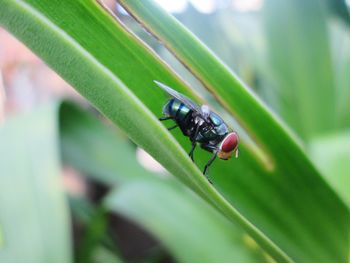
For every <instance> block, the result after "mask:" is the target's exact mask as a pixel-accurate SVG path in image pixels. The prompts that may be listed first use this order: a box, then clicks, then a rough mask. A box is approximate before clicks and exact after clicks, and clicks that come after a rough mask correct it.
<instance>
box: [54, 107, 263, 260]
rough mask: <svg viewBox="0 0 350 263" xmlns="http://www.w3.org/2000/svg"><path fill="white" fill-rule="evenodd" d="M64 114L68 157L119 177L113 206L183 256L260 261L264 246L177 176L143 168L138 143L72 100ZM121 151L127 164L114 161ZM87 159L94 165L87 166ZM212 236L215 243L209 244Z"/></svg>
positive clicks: (94, 172)
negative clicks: (248, 240) (247, 238)
mask: <svg viewBox="0 0 350 263" xmlns="http://www.w3.org/2000/svg"><path fill="white" fill-rule="evenodd" d="M60 118H61V120H62V124H63V125H61V136H62V142H63V144H62V153H63V158H64V160H66V162H67V163H68V164H69V165H72V166H74V167H76V168H78V169H83V171H84V172H85V173H87V174H88V175H90V176H92V177H93V178H94V179H95V180H99V181H101V182H105V183H106V182H107V183H112V184H114V183H118V182H119V184H118V187H117V188H116V189H115V190H114V192H113V193H112V194H110V195H109V197H108V200H109V201H108V200H107V203H108V204H109V207H110V208H112V209H113V210H115V211H117V212H118V213H122V214H124V215H125V216H127V217H129V218H130V219H131V220H134V221H136V222H138V223H139V224H141V225H143V226H144V227H145V229H147V230H148V231H150V232H151V233H152V234H154V235H155V236H156V237H158V238H159V239H160V240H161V241H162V242H164V243H165V244H166V245H167V247H168V249H169V250H170V251H171V252H172V253H173V254H174V255H175V256H176V258H177V259H178V260H179V262H213V261H212V260H213V259H216V260H217V261H218V262H229V261H232V260H234V261H237V262H243V261H242V260H243V259H247V260H249V261H244V262H259V261H260V260H257V259H258V256H259V255H261V254H260V253H261V251H260V250H259V249H257V248H256V247H254V249H253V251H249V250H248V249H247V248H246V245H245V244H244V242H243V241H244V239H243V237H244V234H243V231H241V230H238V229H237V228H236V227H234V226H233V225H232V224H231V223H230V222H228V221H227V220H226V219H225V218H224V217H223V216H221V215H220V214H219V213H217V212H216V211H215V210H213V209H212V208H211V207H209V206H208V205H206V204H205V203H204V202H203V201H201V200H200V199H198V198H196V197H195V196H194V195H193V193H190V192H187V191H186V190H185V189H184V187H182V186H181V185H179V184H177V183H176V182H175V181H173V180H170V179H169V178H167V179H165V178H159V179H157V177H156V176H154V175H151V173H149V172H147V171H146V170H144V169H143V168H141V167H140V166H139V164H138V162H137V160H136V155H135V151H134V149H133V148H132V146H131V145H130V144H127V143H126V141H125V140H123V139H121V138H120V134H119V135H118V134H117V133H115V132H113V130H112V129H110V128H111V127H110V128H108V127H106V126H105V125H103V124H101V123H100V122H99V121H98V120H96V118H94V117H92V116H90V115H88V114H86V113H84V112H83V111H81V110H79V109H78V108H77V107H75V106H73V105H71V104H63V108H62V110H61V117H60ZM65 119H66V121H65ZM73 120H75V121H73ZM77 120H79V121H77ZM87 141H88V142H89V143H86V142H87ZM68 142H69V143H68ZM72 149H75V150H74V151H72ZM120 151H122V152H123V154H124V155H125V159H126V160H128V161H127V163H128V166H129V168H127V169H125V166H123V165H121V166H118V165H115V163H114V162H113V161H112V160H113V159H115V162H116V163H117V164H118V162H120V161H118V157H119V154H120ZM73 155H74V157H73ZM92 155H108V156H111V161H109V162H106V161H105V159H103V158H91V156H92ZM87 163H89V165H87V166H85V164H87ZM133 168H135V169H134V170H133V171H132V169H133ZM124 173H125V174H124ZM106 175H107V177H106ZM112 175H113V176H112ZM106 178H107V179H106ZM113 180H114V182H113ZM119 189H120V191H121V192H119ZM116 203H118V207H117V206H115V205H116ZM122 204H123V205H122ZM86 210H89V209H84V211H86ZM136 211H138V212H136ZM150 215H152V216H150ZM84 217H85V216H84ZM146 219H147V220H146ZM151 222H152V223H151ZM208 239H209V240H210V247H209V248H208V249H206V247H207V244H208V241H209V240H208ZM255 254H256V255H255ZM210 260H211V261H210Z"/></svg>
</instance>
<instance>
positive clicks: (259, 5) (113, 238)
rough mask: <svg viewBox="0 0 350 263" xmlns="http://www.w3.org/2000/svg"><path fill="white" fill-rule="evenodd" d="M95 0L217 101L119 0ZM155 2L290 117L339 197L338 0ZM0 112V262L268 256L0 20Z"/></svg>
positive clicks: (343, 29)
mask: <svg viewBox="0 0 350 263" xmlns="http://www.w3.org/2000/svg"><path fill="white" fill-rule="evenodd" d="M104 2H105V4H106V5H108V6H109V8H110V9H111V10H113V12H114V13H115V15H116V16H118V18H119V19H121V20H122V22H123V23H125V24H126V25H127V26H128V27H129V28H130V29H132V31H133V32H134V33H135V34H137V35H138V36H139V37H140V38H141V39H142V40H144V41H145V42H146V43H147V44H148V45H149V46H151V47H152V48H153V49H154V50H155V51H156V52H157V54H158V55H159V56H160V57H161V58H162V59H164V61H166V62H167V63H168V64H169V65H170V66H171V67H172V68H173V69H174V70H176V72H177V73H178V74H179V75H180V76H182V77H183V78H184V79H186V81H187V82H188V83H190V84H191V86H192V87H193V88H194V89H195V90H197V91H198V92H199V93H200V94H201V95H202V96H203V97H205V98H206V99H207V100H208V101H210V102H211V103H213V104H215V100H214V99H213V97H212V95H211V94H209V93H208V92H207V91H206V90H204V89H203V87H202V86H201V84H200V83H199V82H198V81H197V80H196V79H195V78H194V77H193V76H192V75H191V74H190V73H189V72H188V71H187V69H186V68H185V67H183V66H182V64H181V63H179V62H178V61H177V60H176V58H175V57H174V56H173V55H172V54H171V53H170V52H169V51H168V50H167V49H166V48H165V47H164V46H162V45H161V44H160V43H159V42H158V41H157V40H155V39H154V38H153V37H152V36H150V34H149V33H148V32H146V31H145V30H144V29H142V28H141V27H140V25H139V24H138V23H136V22H135V20H134V19H133V18H132V17H130V16H129V15H128V14H127V12H126V11H125V10H124V9H123V8H122V7H121V6H119V5H118V4H116V3H115V2H114V1H104ZM157 2H158V3H159V4H160V5H161V6H162V7H163V8H165V9H166V10H167V11H168V12H171V13H172V14H173V15H174V16H175V17H176V18H177V19H178V20H179V21H181V22H182V23H183V24H184V25H185V26H186V27H188V28H189V29H190V30H191V31H192V32H193V33H194V34H195V35H196V36H198V37H199V39H200V40H202V41H203V42H204V43H205V44H206V45H207V46H208V47H209V48H210V49H212V50H213V51H214V53H216V54H217V56H218V57H219V58H220V59H221V60H223V61H224V62H225V63H226V64H227V65H228V66H229V67H230V68H231V69H232V70H234V72H236V73H237V74H238V76H239V78H241V79H242V80H243V81H244V82H245V83H246V84H247V85H248V86H249V87H250V88H252V89H253V90H254V91H255V92H256V93H257V94H258V95H259V97H260V98H262V100H263V101H264V102H266V104H267V105H268V106H269V107H270V108H271V109H272V110H273V111H274V112H275V113H276V114H277V115H278V116H279V117H280V118H281V119H282V120H283V121H284V122H285V123H286V124H287V125H288V126H289V128H290V129H291V130H292V132H293V133H294V134H295V136H296V137H297V139H298V140H299V142H300V144H301V145H302V146H303V148H304V149H305V151H306V152H307V154H308V156H309V157H310V159H311V160H312V161H313V163H314V164H315V165H316V167H317V168H318V169H319V170H320V171H321V172H322V174H323V175H324V177H325V180H326V181H327V182H328V183H329V184H330V185H331V186H332V188H333V189H334V191H335V192H336V193H337V194H338V195H339V196H340V197H341V199H342V200H343V202H344V203H346V205H347V206H348V207H349V206H350V192H349V190H348V189H349V186H350V103H349V101H350V32H349V26H350V16H349V7H348V4H349V3H347V2H346V1H340V0H339V1H332V0H328V1H327V0H322V1H321V0H310V1H301V0H300V1H292V0H291V1H287V0H283V1H280V0H217V1H215V0H212V1H209V0H206V1H203V0H201V1H199V0H197V1H195V0H191V1H187V0H181V1H167V0H158V1H157ZM0 8H1V7H0ZM213 71H215V69H213ZM62 100H64V101H67V100H68V101H70V102H63V104H60V103H58V101H62ZM77 105H79V106H77ZM0 121H1V122H0V157H1V158H0V180H1V183H0V197H1V198H0V262H52V261H53V260H56V261H57V262H71V261H75V262H133V263H134V262H135V263H141V262H149V263H151V262H154V263H156V262H158V263H161V262H162V263H165V262H273V259H272V258H271V257H270V256H269V255H267V254H266V253H265V252H264V251H262V250H261V249H260V248H259V247H258V246H257V244H256V243H255V242H254V240H252V239H251V238H250V237H249V236H248V235H247V234H245V233H244V232H243V231H242V230H241V229H240V228H239V227H236V226H234V227H232V225H231V223H229V222H228V221H227V220H226V219H225V218H224V217H223V216H222V215H221V214H219V213H218V212H216V211H214V209H213V208H211V207H209V206H208V205H207V204H206V203H204V202H203V200H201V199H199V198H198V197H197V196H196V195H195V194H194V193H192V192H191V191H190V190H188V189H187V188H185V187H184V186H183V185H181V184H180V183H178V182H177V181H176V180H175V179H174V178H173V177H172V176H171V175H170V174H168V173H167V172H166V170H165V169H164V168H163V167H162V166H161V165H160V164H158V163H157V162H156V161H155V160H154V159H153V158H152V157H151V156H149V155H148V154H147V153H146V152H145V151H143V150H142V149H140V148H138V147H136V146H135V145H134V144H133V143H132V142H131V141H130V140H128V138H127V137H126V135H125V134H123V133H122V132H121V131H120V130H119V129H118V128H116V127H113V126H112V125H111V124H110V123H109V121H107V120H106V119H105V118H103V117H102V116H101V115H100V114H98V113H97V112H96V111H95V110H94V109H92V107H91V106H89V104H88V103H87V102H86V101H85V100H84V99H83V98H82V97H81V96H80V95H78V94H77V93H76V92H75V91H74V90H73V89H72V88H71V87H70V86H69V85H68V84H67V83H65V82H64V81H63V80H62V79H61V78H60V77H59V76H57V75H56V74H55V73H54V72H53V71H52V70H50V69H49V68H48V67H47V66H46V65H45V64H44V63H43V62H41V60H40V59H38V58H37V57H36V56H35V55H33V54H32V53H31V52H30V51H29V50H28V49H27V48H26V47H25V46H23V45H22V44H20V42H18V41H17V40H15V39H14V38H13V37H12V36H11V35H10V34H9V33H7V32H6V31H5V30H3V29H0ZM243 136H244V135H243ZM271 140H273V138H271ZM106 200H107V201H106ZM67 204H69V205H67ZM110 207H113V209H110ZM330 212H332V211H330ZM24 222H25V224H24ZM8 233H10V234H8ZM11 244H12V245H11Z"/></svg>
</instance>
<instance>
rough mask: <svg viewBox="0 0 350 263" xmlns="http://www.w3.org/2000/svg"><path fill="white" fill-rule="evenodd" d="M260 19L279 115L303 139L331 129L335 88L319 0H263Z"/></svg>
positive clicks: (323, 11) (327, 39)
mask: <svg viewBox="0 0 350 263" xmlns="http://www.w3.org/2000/svg"><path fill="white" fill-rule="evenodd" d="M264 20H265V31H266V33H267V43H268V49H269V50H268V53H269V57H270V63H271V67H272V70H273V72H274V78H275V79H276V80H277V81H278V87H279V92H280V105H279V111H280V113H281V115H282V116H283V118H284V119H285V120H286V121H287V122H288V123H289V124H290V125H291V126H292V127H293V128H294V129H295V130H296V131H297V132H298V134H299V135H300V136H301V137H302V138H304V139H306V140H307V139H310V138H311V137H312V136H314V135H317V134H322V133H326V132H328V131H330V130H332V129H333V128H334V125H335V119H334V115H335V111H334V109H335V89H334V86H333V85H334V82H333V81H334V79H333V69H332V64H331V56H330V45H329V38H328V32H327V24H326V12H325V8H324V6H323V5H322V1H318V0H310V1H302V0H297V1H294V0H282V1H279V0H267V1H266V2H265V6H264ZM276 21H278V23H276ZM286 32H288V33H286ZM282 35H283V36H284V37H281V36H282ZM316 94H317V95H316Z"/></svg>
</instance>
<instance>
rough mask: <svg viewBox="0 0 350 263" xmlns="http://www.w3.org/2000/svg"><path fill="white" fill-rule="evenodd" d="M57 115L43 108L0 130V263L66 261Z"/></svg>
mask: <svg viewBox="0 0 350 263" xmlns="http://www.w3.org/2000/svg"><path fill="white" fill-rule="evenodd" d="M56 114H57V107H43V108H42V109H41V110H40V111H39V110H38V111H37V112H35V113H33V114H27V115H23V116H21V117H16V119H12V120H8V121H7V123H5V125H4V127H2V128H1V129H0V145H1V146H0V156H1V158H0V180H1V183H0V192H1V198H0V229H1V239H2V241H1V247H0V261H1V262H28V263H31V262H32V263H40V262H42V263H46V262H57V263H61V262H71V256H72V255H71V240H70V222H69V217H68V209H67V204H66V201H65V198H64V193H63V189H62V184H61V178H60V176H59V175H60V167H59V156H58V151H57V146H58V145H57V130H56V129H57V126H56V122H57V119H56Z"/></svg>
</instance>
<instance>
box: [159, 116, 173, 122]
mask: <svg viewBox="0 0 350 263" xmlns="http://www.w3.org/2000/svg"><path fill="white" fill-rule="evenodd" d="M172 119H173V118H172V117H170V116H167V117H160V118H159V120H160V121H166V120H172Z"/></svg>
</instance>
